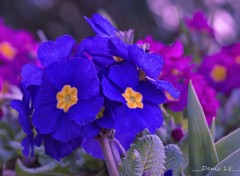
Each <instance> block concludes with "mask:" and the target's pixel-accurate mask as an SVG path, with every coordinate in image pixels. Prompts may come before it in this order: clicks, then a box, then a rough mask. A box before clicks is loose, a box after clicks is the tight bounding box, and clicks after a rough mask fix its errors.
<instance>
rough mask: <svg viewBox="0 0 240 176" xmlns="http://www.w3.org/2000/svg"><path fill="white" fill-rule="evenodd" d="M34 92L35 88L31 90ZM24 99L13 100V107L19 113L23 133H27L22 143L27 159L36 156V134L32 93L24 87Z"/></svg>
mask: <svg viewBox="0 0 240 176" xmlns="http://www.w3.org/2000/svg"><path fill="white" fill-rule="evenodd" d="M31 89H32V90H34V88H31ZM22 91H23V98H22V100H13V101H12V102H11V106H12V108H13V109H15V110H16V111H17V112H18V113H19V117H18V120H19V123H20V125H21V126H22V128H23V131H24V132H25V133H26V137H25V138H24V139H23V141H22V143H21V144H22V147H23V155H24V156H25V157H30V156H31V157H33V156H34V141H33V140H34V133H33V126H32V122H31V118H30V115H31V113H32V109H31V108H30V106H31V105H30V99H31V93H30V92H29V91H28V90H27V89H26V87H24V86H22Z"/></svg>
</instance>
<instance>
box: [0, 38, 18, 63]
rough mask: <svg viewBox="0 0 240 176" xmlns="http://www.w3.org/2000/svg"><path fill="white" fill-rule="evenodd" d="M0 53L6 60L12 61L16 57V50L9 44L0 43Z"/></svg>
mask: <svg viewBox="0 0 240 176" xmlns="http://www.w3.org/2000/svg"><path fill="white" fill-rule="evenodd" d="M0 53H1V54H2V55H3V56H4V57H6V58H7V59H9V60H12V59H13V58H14V57H15V56H16V54H17V50H16V49H15V48H14V47H13V46H12V45H11V44H10V43H9V42H2V43H0Z"/></svg>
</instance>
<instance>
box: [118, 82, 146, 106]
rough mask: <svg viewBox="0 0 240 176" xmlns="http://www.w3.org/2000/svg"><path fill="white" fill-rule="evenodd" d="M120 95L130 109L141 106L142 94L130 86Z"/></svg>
mask: <svg viewBox="0 0 240 176" xmlns="http://www.w3.org/2000/svg"><path fill="white" fill-rule="evenodd" d="M122 96H123V97H124V98H125V100H126V104H127V106H128V107H129V108H130V109H135V108H141V109H142V108H143V103H142V98H143V97H142V94H141V93H139V92H135V91H134V90H133V89H132V88H131V87H128V88H126V90H125V92H124V93H123V94H122Z"/></svg>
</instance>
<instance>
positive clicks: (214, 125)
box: [210, 117, 216, 141]
mask: <svg viewBox="0 0 240 176" xmlns="http://www.w3.org/2000/svg"><path fill="white" fill-rule="evenodd" d="M215 128H216V118H215V117H213V119H212V124H211V130H210V132H211V135H212V140H213V141H214V140H215Z"/></svg>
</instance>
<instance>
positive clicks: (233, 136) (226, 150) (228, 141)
mask: <svg viewBox="0 0 240 176" xmlns="http://www.w3.org/2000/svg"><path fill="white" fill-rule="evenodd" d="M239 136H240V128H238V129H237V130H235V131H233V132H232V133H230V134H229V135H227V136H225V137H224V138H222V139H220V140H219V141H217V142H216V144H215V146H216V150H217V153H218V157H219V160H220V161H221V160H223V159H224V158H225V157H227V156H228V155H230V154H232V153H233V152H234V151H236V150H238V149H240V140H239ZM239 175H240V173H239Z"/></svg>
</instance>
